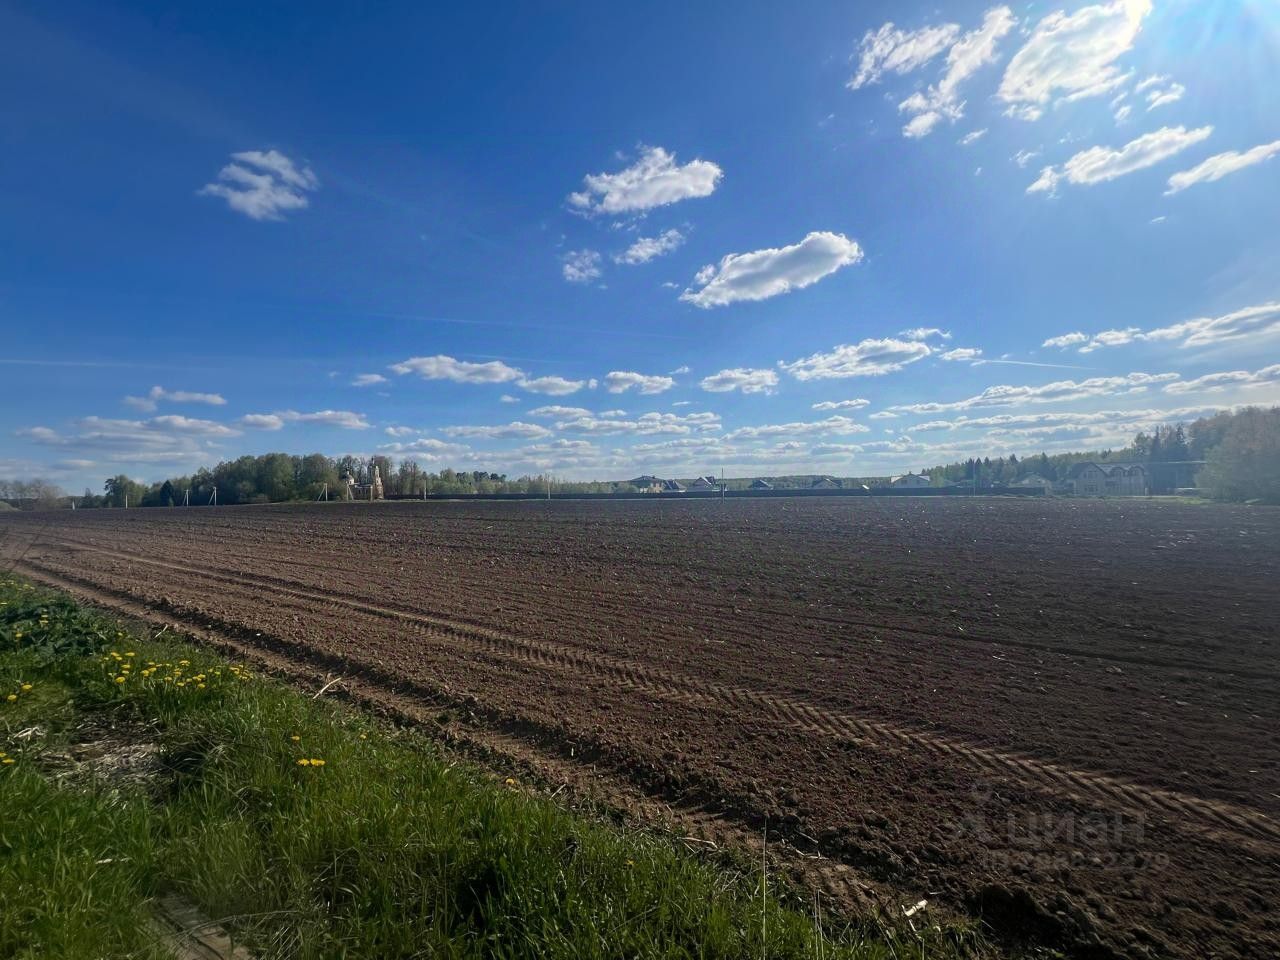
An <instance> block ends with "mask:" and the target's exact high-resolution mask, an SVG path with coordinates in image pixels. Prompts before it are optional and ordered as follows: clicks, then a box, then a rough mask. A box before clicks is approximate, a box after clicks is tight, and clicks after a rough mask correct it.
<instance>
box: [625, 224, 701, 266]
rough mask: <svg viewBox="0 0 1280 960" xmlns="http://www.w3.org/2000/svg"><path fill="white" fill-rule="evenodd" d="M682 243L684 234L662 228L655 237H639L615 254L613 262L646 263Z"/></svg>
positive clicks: (630, 264) (669, 251)
mask: <svg viewBox="0 0 1280 960" xmlns="http://www.w3.org/2000/svg"><path fill="white" fill-rule="evenodd" d="M682 243H684V234H683V233H681V232H680V231H679V230H675V229H672V230H664V231H663V232H662V233H660V234H658V235H657V236H656V237H641V238H640V239H638V240H637V241H636V242H635V243H633V244H631V246H629V247H627V249H626V250H624V251H623V252H622V253H620V254H617V255H615V256H614V258H613V262H614V263H625V264H627V265H629V266H634V265H636V264H638V263H648V262H649V261H650V260H652V259H654V258H655V257H661V256H663V255H665V254H668V253H671V251H673V250H678V249H679V248H680V245H681V244H682Z"/></svg>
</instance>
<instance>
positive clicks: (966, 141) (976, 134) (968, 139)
mask: <svg viewBox="0 0 1280 960" xmlns="http://www.w3.org/2000/svg"><path fill="white" fill-rule="evenodd" d="M986 133H987V128H986V127H983V128H982V129H981V130H974V131H972V132H970V133H966V134H965V135H964V136H963V137H961V138H960V140H959V143H960V146H962V147H967V146H969V145H970V144H973V143H977V142H978V141H979V140H981V139H982V138H983V137H984V136H986Z"/></svg>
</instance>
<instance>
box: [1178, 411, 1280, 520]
mask: <svg viewBox="0 0 1280 960" xmlns="http://www.w3.org/2000/svg"><path fill="white" fill-rule="evenodd" d="M1205 460H1206V461H1207V462H1206V463H1205V466H1204V469H1203V470H1201V471H1200V475H1199V478H1198V482H1199V485H1200V486H1201V488H1203V489H1204V491H1205V492H1206V493H1208V494H1209V496H1211V497H1214V498H1215V499H1219V500H1261V501H1263V502H1264V503H1280V407H1273V408H1272V409H1270V410H1261V409H1258V408H1257V407H1250V408H1248V409H1245V410H1241V411H1239V412H1238V413H1236V414H1235V416H1234V417H1232V420H1231V424H1230V426H1228V427H1227V428H1226V430H1225V432H1224V433H1223V436H1222V442H1221V443H1219V444H1218V445H1217V446H1216V447H1213V448H1212V449H1211V450H1209V451H1208V453H1207V454H1206V457H1205Z"/></svg>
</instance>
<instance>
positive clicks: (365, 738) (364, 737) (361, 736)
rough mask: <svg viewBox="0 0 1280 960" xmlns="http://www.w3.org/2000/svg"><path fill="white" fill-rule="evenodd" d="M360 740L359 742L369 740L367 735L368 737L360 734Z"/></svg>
mask: <svg viewBox="0 0 1280 960" xmlns="http://www.w3.org/2000/svg"><path fill="white" fill-rule="evenodd" d="M360 739H361V740H368V739H369V735H368V734H367V733H362V734H360Z"/></svg>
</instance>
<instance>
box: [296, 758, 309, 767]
mask: <svg viewBox="0 0 1280 960" xmlns="http://www.w3.org/2000/svg"><path fill="white" fill-rule="evenodd" d="M310 765H311V761H310V760H307V759H306V758H303V759H302V760H299V761H298V766H300V767H308V766H310Z"/></svg>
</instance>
